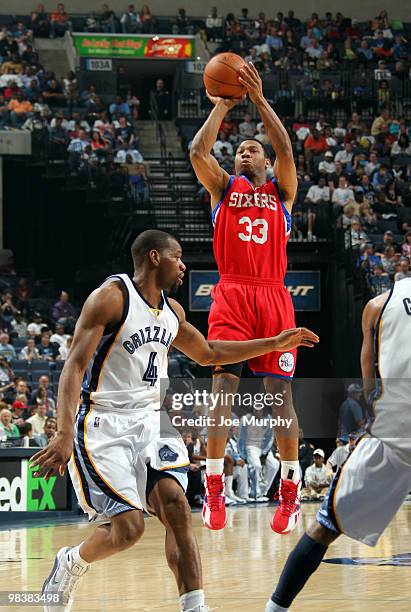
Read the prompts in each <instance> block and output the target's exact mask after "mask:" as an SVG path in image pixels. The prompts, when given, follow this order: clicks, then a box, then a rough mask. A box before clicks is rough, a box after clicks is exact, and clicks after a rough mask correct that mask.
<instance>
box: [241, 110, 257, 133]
mask: <svg viewBox="0 0 411 612" xmlns="http://www.w3.org/2000/svg"><path fill="white" fill-rule="evenodd" d="M238 131H239V133H240V135H241V136H242V137H243V138H245V139H247V138H254V136H255V132H256V127H255V123H254V121H253V118H252V116H251V115H250V114H249V113H246V114H245V115H244V121H243V122H242V123H240V124H239V126H238Z"/></svg>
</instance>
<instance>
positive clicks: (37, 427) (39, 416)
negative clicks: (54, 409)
mask: <svg viewBox="0 0 411 612" xmlns="http://www.w3.org/2000/svg"><path fill="white" fill-rule="evenodd" d="M46 412H47V408H46V406H45V405H44V404H43V405H42V404H37V405H36V407H35V409H34V414H33V416H31V417H30V418H28V419H27V423H31V425H32V427H33V434H34V435H35V434H43V433H44V426H45V424H46Z"/></svg>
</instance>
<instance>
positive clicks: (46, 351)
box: [37, 332, 58, 361]
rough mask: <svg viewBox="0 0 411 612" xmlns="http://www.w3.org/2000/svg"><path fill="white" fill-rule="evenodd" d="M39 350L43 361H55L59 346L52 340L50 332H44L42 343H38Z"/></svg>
mask: <svg viewBox="0 0 411 612" xmlns="http://www.w3.org/2000/svg"><path fill="white" fill-rule="evenodd" d="M37 350H38V352H39V355H40V359H42V360H43V361H54V360H55V358H56V357H57V355H58V347H56V345H55V344H54V343H53V342H50V333H49V332H43V333H42V334H41V339H40V343H39V344H38V345H37Z"/></svg>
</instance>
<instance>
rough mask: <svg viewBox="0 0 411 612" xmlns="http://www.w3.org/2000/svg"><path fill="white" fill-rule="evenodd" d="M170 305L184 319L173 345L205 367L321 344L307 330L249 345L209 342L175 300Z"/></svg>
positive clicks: (314, 335)
mask: <svg viewBox="0 0 411 612" xmlns="http://www.w3.org/2000/svg"><path fill="white" fill-rule="evenodd" d="M170 302H171V303H172V306H173V308H174V310H175V311H176V313H177V315H178V318H179V320H180V328H179V331H178V334H177V336H176V338H175V339H174V342H173V345H174V346H175V347H176V348H177V349H178V350H179V351H181V352H183V353H185V354H186V355H187V356H188V357H190V358H191V359H193V360H194V361H196V362H197V363H199V364H200V365H203V366H205V365H225V364H229V363H237V362H239V361H246V360H247V359H252V358H253V357H258V356H259V355H264V354H265V353H271V351H289V350H291V349H293V348H296V347H298V346H307V347H310V348H311V347H313V346H314V345H315V344H317V342H319V338H318V336H317V334H315V333H314V332H312V331H310V330H309V329H306V328H305V327H298V328H296V329H288V330H285V331H283V332H281V333H280V334H278V336H274V337H273V338H262V339H259V340H248V341H246V342H241V341H233V342H226V341H207V340H206V339H205V338H204V336H203V334H201V333H200V332H199V331H198V329H196V328H195V327H194V326H193V325H191V324H190V323H189V322H188V321H187V320H186V317H185V312H184V309H183V308H182V306H181V305H180V304H179V303H178V302H175V301H174V300H170Z"/></svg>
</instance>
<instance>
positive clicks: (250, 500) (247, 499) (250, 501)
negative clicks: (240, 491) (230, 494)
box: [238, 496, 255, 504]
mask: <svg viewBox="0 0 411 612" xmlns="http://www.w3.org/2000/svg"><path fill="white" fill-rule="evenodd" d="M238 499H241V500H242V501H243V503H245V504H250V503H251V504H252V503H254V502H255V499H254V498H253V497H248V496H247V497H239V498H238Z"/></svg>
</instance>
